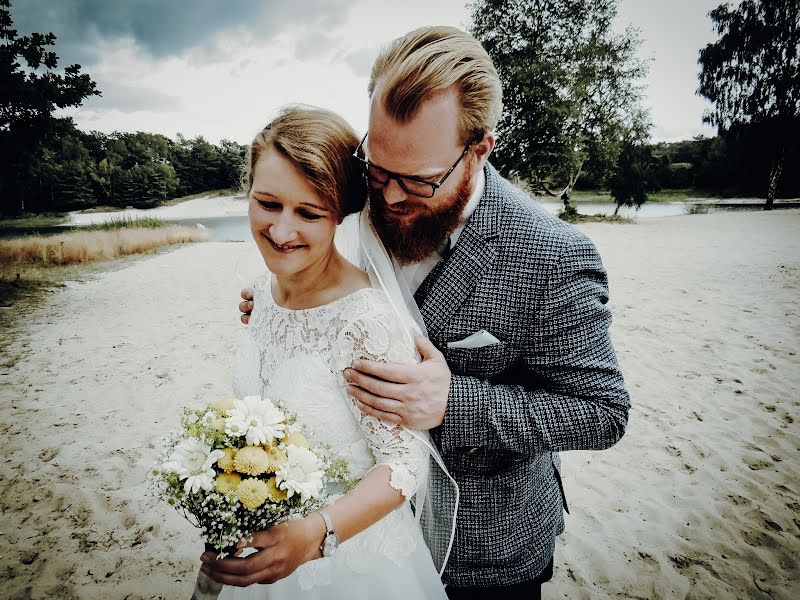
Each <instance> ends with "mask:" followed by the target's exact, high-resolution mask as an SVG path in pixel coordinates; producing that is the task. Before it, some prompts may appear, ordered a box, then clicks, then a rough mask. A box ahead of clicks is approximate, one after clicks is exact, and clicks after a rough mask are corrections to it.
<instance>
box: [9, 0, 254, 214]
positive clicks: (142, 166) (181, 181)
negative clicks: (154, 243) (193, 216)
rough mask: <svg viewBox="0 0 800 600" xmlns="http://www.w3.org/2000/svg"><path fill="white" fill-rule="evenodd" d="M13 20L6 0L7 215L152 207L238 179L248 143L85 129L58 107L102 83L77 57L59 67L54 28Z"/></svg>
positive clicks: (227, 185) (74, 101)
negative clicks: (16, 24) (21, 25)
mask: <svg viewBox="0 0 800 600" xmlns="http://www.w3.org/2000/svg"><path fill="white" fill-rule="evenodd" d="M12 26H13V23H12V20H11V13H10V2H9V0H0V42H2V45H0V215H4V214H20V213H22V212H46V211H67V210H79V209H86V208H91V207H94V206H97V205H98V204H99V205H103V206H116V207H120V208H124V207H126V206H134V207H136V208H149V207H152V206H157V205H158V204H161V203H163V202H164V201H166V200H168V199H170V198H175V197H179V196H185V195H187V194H193V193H197V192H202V191H206V190H209V189H220V188H237V187H239V174H240V171H241V168H242V164H243V162H244V156H245V148H244V146H241V145H239V144H236V143H234V142H230V141H227V140H223V141H222V142H221V143H220V144H219V145H214V144H211V143H209V142H207V141H206V140H204V139H203V138H202V137H198V138H196V139H194V140H186V139H185V138H183V137H182V136H180V135H179V136H178V140H177V141H176V142H173V141H172V140H170V139H169V138H167V137H165V136H163V135H159V134H152V133H142V132H136V133H112V134H110V135H106V134H103V133H100V132H96V131H93V132H90V133H85V132H82V131H79V130H78V129H76V128H75V126H74V124H73V122H72V120H71V119H57V118H55V117H54V116H53V111H54V110H55V109H56V108H63V107H66V106H79V105H80V104H81V102H82V100H83V99H84V98H87V97H89V96H91V95H99V93H100V92H99V91H97V90H96V89H95V84H94V82H92V80H91V79H90V78H89V76H88V75H86V74H82V73H81V72H80V66H78V65H72V66H70V67H67V68H66V69H65V70H64V72H63V73H59V72H57V71H56V70H55V69H56V66H57V59H56V55H55V53H54V52H52V51H49V50H48V49H47V46H51V45H53V43H54V42H55V39H56V38H55V35H53V34H52V33H48V34H38V33H34V34H31V35H30V36H27V37H18V36H17V32H16V31H15V30H14V29H13V28H12ZM21 62H25V65H26V66H22V65H21V64H20V63H21ZM43 69H44V72H43V73H39V71H40V70H43Z"/></svg>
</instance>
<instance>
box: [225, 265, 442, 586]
mask: <svg viewBox="0 0 800 600" xmlns="http://www.w3.org/2000/svg"><path fill="white" fill-rule="evenodd" d="M270 288H271V278H270V275H269V274H268V273H267V274H266V275H264V276H262V277H260V278H259V279H258V280H257V281H256V283H255V285H254V286H253V291H254V294H255V308H254V310H253V313H252V315H251V318H250V324H249V325H248V326H247V328H246V330H245V332H244V334H243V335H242V338H241V341H240V345H239V349H238V353H237V357H236V363H235V366H234V393H235V394H236V396H237V397H240V398H241V397H244V396H248V395H261V396H262V397H263V396H266V397H269V398H271V399H273V400H280V401H281V402H283V403H284V405H285V406H286V407H287V408H288V409H289V410H290V411H292V412H294V413H296V414H297V415H298V417H299V420H300V421H301V422H302V423H303V424H304V425H305V426H306V427H308V428H309V429H310V430H311V432H312V439H311V441H312V443H314V444H320V443H328V444H330V445H331V447H332V448H333V450H334V451H335V452H336V454H337V455H338V456H339V457H341V458H344V459H345V460H347V462H348V464H349V466H350V472H351V474H352V475H353V476H354V477H356V478H358V479H360V478H362V477H363V476H364V475H365V474H366V473H367V472H368V471H369V470H370V469H371V468H373V467H374V466H375V465H388V466H389V467H390V468H391V485H392V487H394V488H395V489H397V490H399V491H401V492H402V493H403V495H404V496H405V497H406V499H408V498H410V497H411V496H413V494H414V492H415V490H416V489H417V486H418V484H419V483H421V482H422V481H423V480H424V479H425V478H426V477H427V469H428V451H427V449H426V448H425V447H424V445H423V444H422V443H421V442H420V441H419V440H418V439H417V438H416V437H414V435H412V434H411V433H409V432H408V431H407V430H405V429H403V428H401V427H398V426H395V425H391V424H386V423H383V422H381V421H379V420H377V419H375V418H374V417H370V416H367V415H364V414H363V413H362V412H361V411H360V410H359V409H358V408H357V407H356V405H355V404H354V402H353V400H352V399H351V398H350V397H349V396H348V395H347V394H346V393H345V391H344V387H345V385H346V383H345V381H344V378H343V376H342V371H343V370H344V369H345V368H346V367H347V366H349V365H350V363H351V362H352V361H353V360H354V359H356V358H360V357H366V358H369V359H371V360H377V361H384V362H395V363H412V362H413V361H414V348H413V345H412V342H411V340H410V338H409V337H408V336H407V334H406V333H405V331H404V329H403V326H402V325H401V324H400V323H399V322H398V318H397V317H396V315H395V313H394V312H393V310H392V308H391V305H390V304H389V301H388V299H387V297H386V296H385V294H384V292H383V291H381V290H377V289H372V288H365V289H361V290H358V291H357V292H355V293H353V294H350V295H349V296H345V297H344V298H341V299H339V300H337V301H335V302H332V303H330V304H327V305H324V306H320V307H317V308H310V309H306V310H291V309H286V308H283V307H281V306H278V305H277V304H276V303H275V301H274V300H273V298H272V293H271V289H270ZM334 527H335V523H334ZM257 598H258V599H269V600H275V599H286V600H289V599H317V598H318V599H323V598H325V599H337V598H340V599H342V600H345V599H346V600H359V599H363V600H373V599H375V598H380V599H381V600H392V599H395V598H396V599H398V600H400V599H402V600H408V599H423V598H425V599H427V598H434V599H446V595H445V592H444V588H443V586H442V583H441V581H440V579H439V575H438V573H437V572H436V568H435V567H434V564H433V561H432V559H431V555H430V552H429V550H428V548H427V547H426V546H425V542H424V541H423V538H422V532H421V530H420V528H419V525H418V524H417V522H416V520H415V518H414V515H413V514H412V511H411V508H410V505H409V502H408V501H406V502H405V503H404V504H403V505H402V506H400V507H399V508H398V509H396V510H394V511H393V512H392V513H391V514H389V515H387V516H386V517H384V518H383V519H381V520H380V521H379V522H378V523H376V524H374V525H373V526H371V527H369V528H368V529H366V530H364V531H362V532H361V533H360V534H358V535H356V536H354V537H353V538H351V539H350V540H348V541H346V542H344V543H342V544H341V545H340V546H339V549H338V551H337V552H336V554H335V555H334V556H333V557H330V558H321V559H318V560H314V561H311V562H308V563H306V564H304V565H301V566H300V567H299V568H298V569H297V570H296V571H295V572H294V573H293V574H292V575H290V576H289V577H287V578H286V579H283V580H281V581H279V582H277V583H274V584H270V585H253V586H250V587H248V588H234V587H230V586H225V587H224V588H223V591H222V594H221V596H220V599H224V600H234V599H235V600H244V599H248V600H254V599H257Z"/></svg>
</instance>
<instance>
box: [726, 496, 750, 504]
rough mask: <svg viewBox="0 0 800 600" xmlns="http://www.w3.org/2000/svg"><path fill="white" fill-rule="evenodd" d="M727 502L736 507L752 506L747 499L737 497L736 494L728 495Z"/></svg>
mask: <svg viewBox="0 0 800 600" xmlns="http://www.w3.org/2000/svg"><path fill="white" fill-rule="evenodd" d="M728 500H730V501H731V502H733V503H734V504H735V505H736V506H742V505H743V504H752V502H751V500H750V499H749V498H745V497H744V496H739V495H738V494H733V495H731V494H729V495H728Z"/></svg>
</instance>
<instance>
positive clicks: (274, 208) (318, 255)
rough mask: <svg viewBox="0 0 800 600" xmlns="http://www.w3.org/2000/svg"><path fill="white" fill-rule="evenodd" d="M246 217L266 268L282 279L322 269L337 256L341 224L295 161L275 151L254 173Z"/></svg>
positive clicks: (264, 159)
mask: <svg viewBox="0 0 800 600" xmlns="http://www.w3.org/2000/svg"><path fill="white" fill-rule="evenodd" d="M248 216H249V218H250V231H251V232H252V234H253V239H254V240H255V241H256V244H257V245H258V249H259V250H260V251H261V256H263V257H264V262H265V263H266V265H267V268H268V269H269V270H270V271H272V272H273V273H274V274H275V275H278V276H281V275H282V276H290V275H295V274H300V273H302V272H303V271H305V270H307V269H309V268H310V267H313V266H314V265H318V264H323V262H324V261H326V260H327V259H328V258H329V257H330V255H331V253H332V252H333V251H334V246H333V236H334V234H335V233H336V225H337V219H336V215H335V214H334V212H333V211H332V210H331V209H330V208H328V207H327V206H326V204H325V202H324V201H323V200H322V199H321V198H320V197H319V195H318V194H317V192H316V190H314V188H313V187H312V186H311V184H309V182H308V181H307V180H306V178H305V177H304V176H303V174H302V173H301V172H300V171H299V170H298V169H297V167H295V166H294V165H293V164H292V163H291V161H289V160H287V159H286V158H284V157H283V156H281V155H280V154H278V153H277V152H275V151H274V150H268V151H266V152H264V153H263V154H262V155H261V157H260V158H259V159H258V161H257V162H256V164H255V167H254V168H253V188H252V190H251V191H250V197H249V206H248Z"/></svg>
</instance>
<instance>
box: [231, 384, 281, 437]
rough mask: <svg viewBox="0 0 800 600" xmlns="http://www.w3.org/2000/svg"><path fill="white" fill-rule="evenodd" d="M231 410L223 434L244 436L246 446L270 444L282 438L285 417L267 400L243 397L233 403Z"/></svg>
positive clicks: (256, 397)
mask: <svg viewBox="0 0 800 600" xmlns="http://www.w3.org/2000/svg"><path fill="white" fill-rule="evenodd" d="M233 406H234V407H233V410H231V411H230V414H229V416H228V418H227V419H226V420H225V433H227V434H228V435H233V436H237V437H242V436H245V439H246V440H247V443H248V444H252V445H253V446H257V445H259V444H270V443H272V440H273V439H280V438H282V437H283V434H284V431H285V429H286V424H285V423H284V421H285V420H286V417H285V416H284V414H283V413H282V412H281V411H280V410H278V409H277V408H276V407H275V405H274V404H273V403H272V402H270V401H269V399H266V398H265V399H264V400H262V399H261V398H259V397H258V396H245V397H244V399H243V400H234V401H233Z"/></svg>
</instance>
